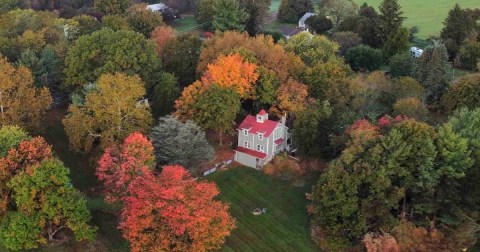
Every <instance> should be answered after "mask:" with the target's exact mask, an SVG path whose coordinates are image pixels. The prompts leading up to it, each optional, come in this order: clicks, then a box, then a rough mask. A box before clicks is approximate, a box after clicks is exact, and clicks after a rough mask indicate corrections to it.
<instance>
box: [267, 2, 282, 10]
mask: <svg viewBox="0 0 480 252" xmlns="http://www.w3.org/2000/svg"><path fill="white" fill-rule="evenodd" d="M281 3H282V0H272V3H271V4H270V13H275V12H277V11H278V10H279V9H280V4H281Z"/></svg>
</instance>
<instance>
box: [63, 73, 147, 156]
mask: <svg viewBox="0 0 480 252" xmlns="http://www.w3.org/2000/svg"><path fill="white" fill-rule="evenodd" d="M144 96H145V88H144V85H143V83H142V81H141V80H140V78H138V77H136V76H133V77H132V76H127V75H125V74H121V73H117V74H115V75H112V74H105V75H102V76H101V77H100V78H99V79H98V81H97V83H96V85H95V89H94V90H92V91H91V92H89V93H87V94H86V97H85V105H84V106H81V105H75V104H72V105H70V107H69V109H68V111H69V114H68V115H67V116H66V117H65V118H64V119H63V125H64V126H65V131H66V133H67V136H68V138H69V140H70V146H71V147H72V148H73V149H74V150H75V151H84V152H89V151H90V150H91V148H92V147H94V146H95V143H96V142H97V141H98V142H99V143H100V147H101V148H103V147H105V146H106V145H107V144H109V143H115V142H117V141H120V140H122V139H123V138H124V137H126V136H128V135H130V134H131V133H133V132H136V131H139V132H146V131H147V129H148V128H149V127H150V124H151V122H152V117H151V114H150V108H149V107H148V106H147V105H146V104H143V103H142V102H141V101H140V100H141V99H142V98H143V97H144Z"/></svg>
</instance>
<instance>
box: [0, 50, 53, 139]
mask: <svg viewBox="0 0 480 252" xmlns="http://www.w3.org/2000/svg"><path fill="white" fill-rule="evenodd" d="M51 104H52V97H51V96H50V92H49V91H48V89H47V88H36V87H35V86H34V85H33V77H32V74H31V72H30V70H28V68H25V67H19V68H15V67H13V66H12V65H11V64H10V63H8V61H7V60H6V59H5V58H1V57H0V125H19V126H22V127H24V128H26V129H28V130H33V131H36V130H40V129H41V128H42V121H43V118H44V116H45V113H46V111H47V110H48V109H49V108H50V105H51Z"/></svg>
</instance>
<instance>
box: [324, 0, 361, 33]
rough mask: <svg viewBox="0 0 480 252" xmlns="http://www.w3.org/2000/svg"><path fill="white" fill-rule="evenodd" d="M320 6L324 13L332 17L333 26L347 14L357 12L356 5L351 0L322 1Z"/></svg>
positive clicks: (337, 24) (336, 25) (338, 23)
mask: <svg viewBox="0 0 480 252" xmlns="http://www.w3.org/2000/svg"><path fill="white" fill-rule="evenodd" d="M322 6H323V8H324V9H325V11H326V14H327V15H328V16H329V17H331V18H332V19H333V23H334V24H335V27H338V26H339V25H340V23H341V22H342V21H343V20H344V19H345V18H346V17H348V16H351V15H354V14H355V13H356V12H357V9H358V6H357V4H355V3H354V2H353V1H351V0H328V1H325V3H323V2H322Z"/></svg>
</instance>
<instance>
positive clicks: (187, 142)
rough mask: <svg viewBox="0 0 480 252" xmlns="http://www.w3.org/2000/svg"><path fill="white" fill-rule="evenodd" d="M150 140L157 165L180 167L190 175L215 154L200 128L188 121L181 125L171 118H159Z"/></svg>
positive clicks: (178, 121)
mask: <svg viewBox="0 0 480 252" xmlns="http://www.w3.org/2000/svg"><path fill="white" fill-rule="evenodd" d="M150 139H151V141H152V144H153V147H154V148H155V156H156V158H157V163H158V164H159V165H181V166H184V167H188V170H190V172H191V173H195V172H196V169H197V168H199V167H200V166H201V165H202V164H204V163H206V162H208V161H210V160H212V159H213V157H214V154H215V152H214V149H213V148H212V146H211V145H210V144H209V143H208V141H207V139H206V137H205V132H204V131H203V129H202V128H200V127H199V126H198V125H196V124H195V123H193V122H192V121H189V120H187V121H186V122H184V123H182V122H181V121H180V120H178V119H177V118H175V117H173V116H166V117H161V118H160V119H159V120H158V125H157V126H155V127H154V128H153V129H152V133H151V134H150Z"/></svg>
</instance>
